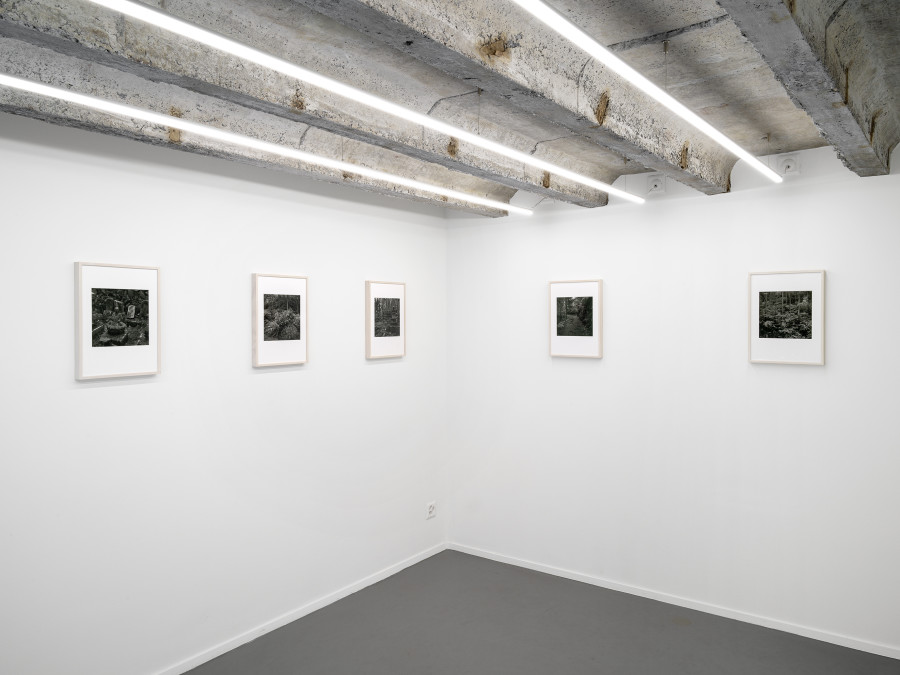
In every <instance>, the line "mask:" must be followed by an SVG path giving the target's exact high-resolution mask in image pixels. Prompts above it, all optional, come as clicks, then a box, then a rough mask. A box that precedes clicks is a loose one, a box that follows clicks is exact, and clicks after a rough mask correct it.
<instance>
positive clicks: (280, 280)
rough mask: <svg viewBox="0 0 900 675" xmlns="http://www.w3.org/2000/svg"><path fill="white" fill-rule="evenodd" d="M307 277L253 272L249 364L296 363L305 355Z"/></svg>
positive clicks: (277, 364)
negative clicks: (251, 355)
mask: <svg viewBox="0 0 900 675" xmlns="http://www.w3.org/2000/svg"><path fill="white" fill-rule="evenodd" d="M308 281H309V280H308V279H307V277H299V276H292V275H284V274H254V275H253V367H254V368H263V367H268V366H297V365H302V364H304V363H306V361H307V358H308V357H309V350H308V342H309V340H308V333H309V298H308V293H307V287H308Z"/></svg>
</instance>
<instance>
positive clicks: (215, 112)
mask: <svg viewBox="0 0 900 675" xmlns="http://www.w3.org/2000/svg"><path fill="white" fill-rule="evenodd" d="M0 72H3V73H5V74H8V75H12V76H14V77H21V78H25V79H30V80H33V81H39V82H42V83H44V84H47V85H50V86H55V87H59V88H63V89H73V90H76V91H79V92H81V93H85V94H88V95H91V96H96V97H98V98H102V99H106V100H112V101H115V102H119V103H123V104H126V105H131V106H135V107H139V108H143V109H147V110H151V111H153V112H157V113H162V114H168V115H174V116H177V117H182V118H184V119H189V120H191V121H193V122H198V123H200V124H205V125H207V126H212V127H216V128H220V129H224V130H227V131H230V132H233V133H237V134H241V135H245V136H250V137H252V138H258V139H261V140H265V141H269V142H272V143H277V144H280V145H287V146H290V147H294V148H298V149H301V150H304V151H307V152H310V153H313V154H316V155H321V156H325V157H329V158H333V159H342V160H344V161H347V162H350V163H352V164H358V165H360V166H366V167H370V168H377V169H381V170H383V171H388V172H390V173H395V174H398V175H401V176H404V177H408V178H415V179H418V180H421V181H423V182H427V183H432V184H435V185H440V186H443V187H448V188H452V189H455V190H459V191H461V192H466V193H468V194H472V195H477V196H481V197H487V198H489V199H494V200H497V201H501V202H508V201H509V199H510V198H511V197H512V195H513V194H514V190H512V189H510V188H507V187H503V186H500V185H497V184H496V183H493V182H490V181H484V180H482V179H480V178H475V177H472V176H469V175H466V174H461V173H458V172H453V171H450V170H449V169H446V168H445V167H441V166H437V165H435V164H429V163H426V162H421V161H418V160H415V159H411V158H409V157H406V156H404V155H399V154H397V153H394V152H391V151H390V150H385V149H383V148H380V147H374V146H371V145H367V144H365V143H361V142H359V141H356V140H353V139H348V138H344V137H340V136H335V135H334V134H332V133H330V132H328V131H324V130H322V129H318V128H315V127H311V126H309V125H306V124H303V123H300V122H297V121H292V120H288V119H285V118H284V117H280V116H277V115H271V114H268V113H264V112H260V111H256V110H249V109H246V108H242V107H241V106H238V105H236V104H234V103H231V102H228V101H223V100H221V99H217V98H214V97H210V96H206V95H203V94H198V93H196V92H193V91H189V90H186V89H183V88H180V87H178V86H175V85H172V84H168V83H164V82H148V81H147V80H144V79H142V78H140V77H138V76H136V75H133V74H130V73H124V72H122V71H120V70H117V69H114V68H109V67H106V66H102V65H99V64H97V63H93V62H90V61H85V60H83V59H76V58H74V57H71V56H63V55H61V54H59V53H57V52H54V51H52V50H49V49H46V48H41V47H37V46H35V45H32V44H28V43H23V42H21V41H19V40H14V39H10V38H2V37H0ZM0 110H2V111H4V112H10V113H14V114H19V115H25V116H28V117H33V118H37V119H42V120H45V121H49V122H53V123H56V124H62V125H66V126H72V127H77V128H81V129H87V130H91V131H97V132H100V133H104V134H110V135H116V136H123V137H126V138H131V139H134V140H139V141H143V142H146V143H150V144H153V145H159V146H164V147H168V148H174V149H178V150H183V151H188V152H193V153H197V154H201V155H209V156H214V157H220V158H224V159H229V160H234V161H238V162H242V163H245V164H250V165H253V166H259V167H264V168H268V169H276V170H279V171H283V172H288V173H292V174H297V175H302V176H307V177H311V178H314V179H317V180H323V181H326V182H330V183H338V184H344V185H351V186H353V187H357V188H361V189H364V190H367V191H369V192H375V193H379V194H386V195H393V196H401V197H404V198H407V199H412V200H415V201H420V202H428V203H433V204H440V205H442V206H443V205H447V206H451V207H454V208H458V209H462V210H465V211H468V212H471V213H477V214H481V215H488V216H494V217H496V216H501V215H505V212H502V211H498V210H494V209H488V208H483V207H480V206H475V205H472V204H468V203H465V202H459V201H456V200H447V199H445V198H443V197H440V196H437V195H434V194H430V193H427V192H422V191H419V190H410V189H408V188H402V187H399V186H397V185H394V184H390V183H385V182H382V181H376V180H371V179H368V178H363V177H361V176H359V175H356V174H352V173H346V174H345V173H342V172H340V171H334V170H330V169H325V168H319V167H315V166H311V165H308V164H304V163H301V162H298V161H296V160H292V159H288V158H285V157H281V156H274V155H270V154H268V153H261V152H258V151H254V150H250V149H246V148H241V147H235V146H232V145H229V144H223V143H220V142H217V141H213V140H210V139H208V138H203V137H197V136H195V135H191V134H187V133H182V132H179V131H177V130H175V129H172V128H167V127H160V126H156V125H152V124H147V123H146V122H141V121H136V120H133V119H129V118H120V117H117V116H113V115H108V114H105V113H101V112H98V111H94V110H91V109H88V108H84V107H81V106H76V105H72V104H69V103H66V102H63V101H60V100H55V99H49V98H46V97H41V96H37V95H33V94H28V93H25V92H20V91H17V90H14V89H10V88H8V87H2V86H0Z"/></svg>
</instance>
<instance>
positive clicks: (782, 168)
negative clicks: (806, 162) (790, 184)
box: [778, 155, 800, 176]
mask: <svg viewBox="0 0 900 675" xmlns="http://www.w3.org/2000/svg"><path fill="white" fill-rule="evenodd" d="M778 173H780V174H781V175H782V176H796V175H799V174H800V159H799V158H798V157H797V155H784V156H783V157H779V158H778Z"/></svg>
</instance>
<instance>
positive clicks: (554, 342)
mask: <svg viewBox="0 0 900 675" xmlns="http://www.w3.org/2000/svg"><path fill="white" fill-rule="evenodd" d="M550 356H569V357H580V358H591V359H599V358H601V357H602V356H603V282H602V281H601V280H600V279H590V280H587V281H551V282H550Z"/></svg>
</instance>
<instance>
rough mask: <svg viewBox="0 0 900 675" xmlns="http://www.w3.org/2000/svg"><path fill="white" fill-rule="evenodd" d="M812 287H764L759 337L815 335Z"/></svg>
mask: <svg viewBox="0 0 900 675" xmlns="http://www.w3.org/2000/svg"><path fill="white" fill-rule="evenodd" d="M812 295H813V293H812V291H760V293H759V337H761V338H775V339H778V340H811V339H812Z"/></svg>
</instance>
